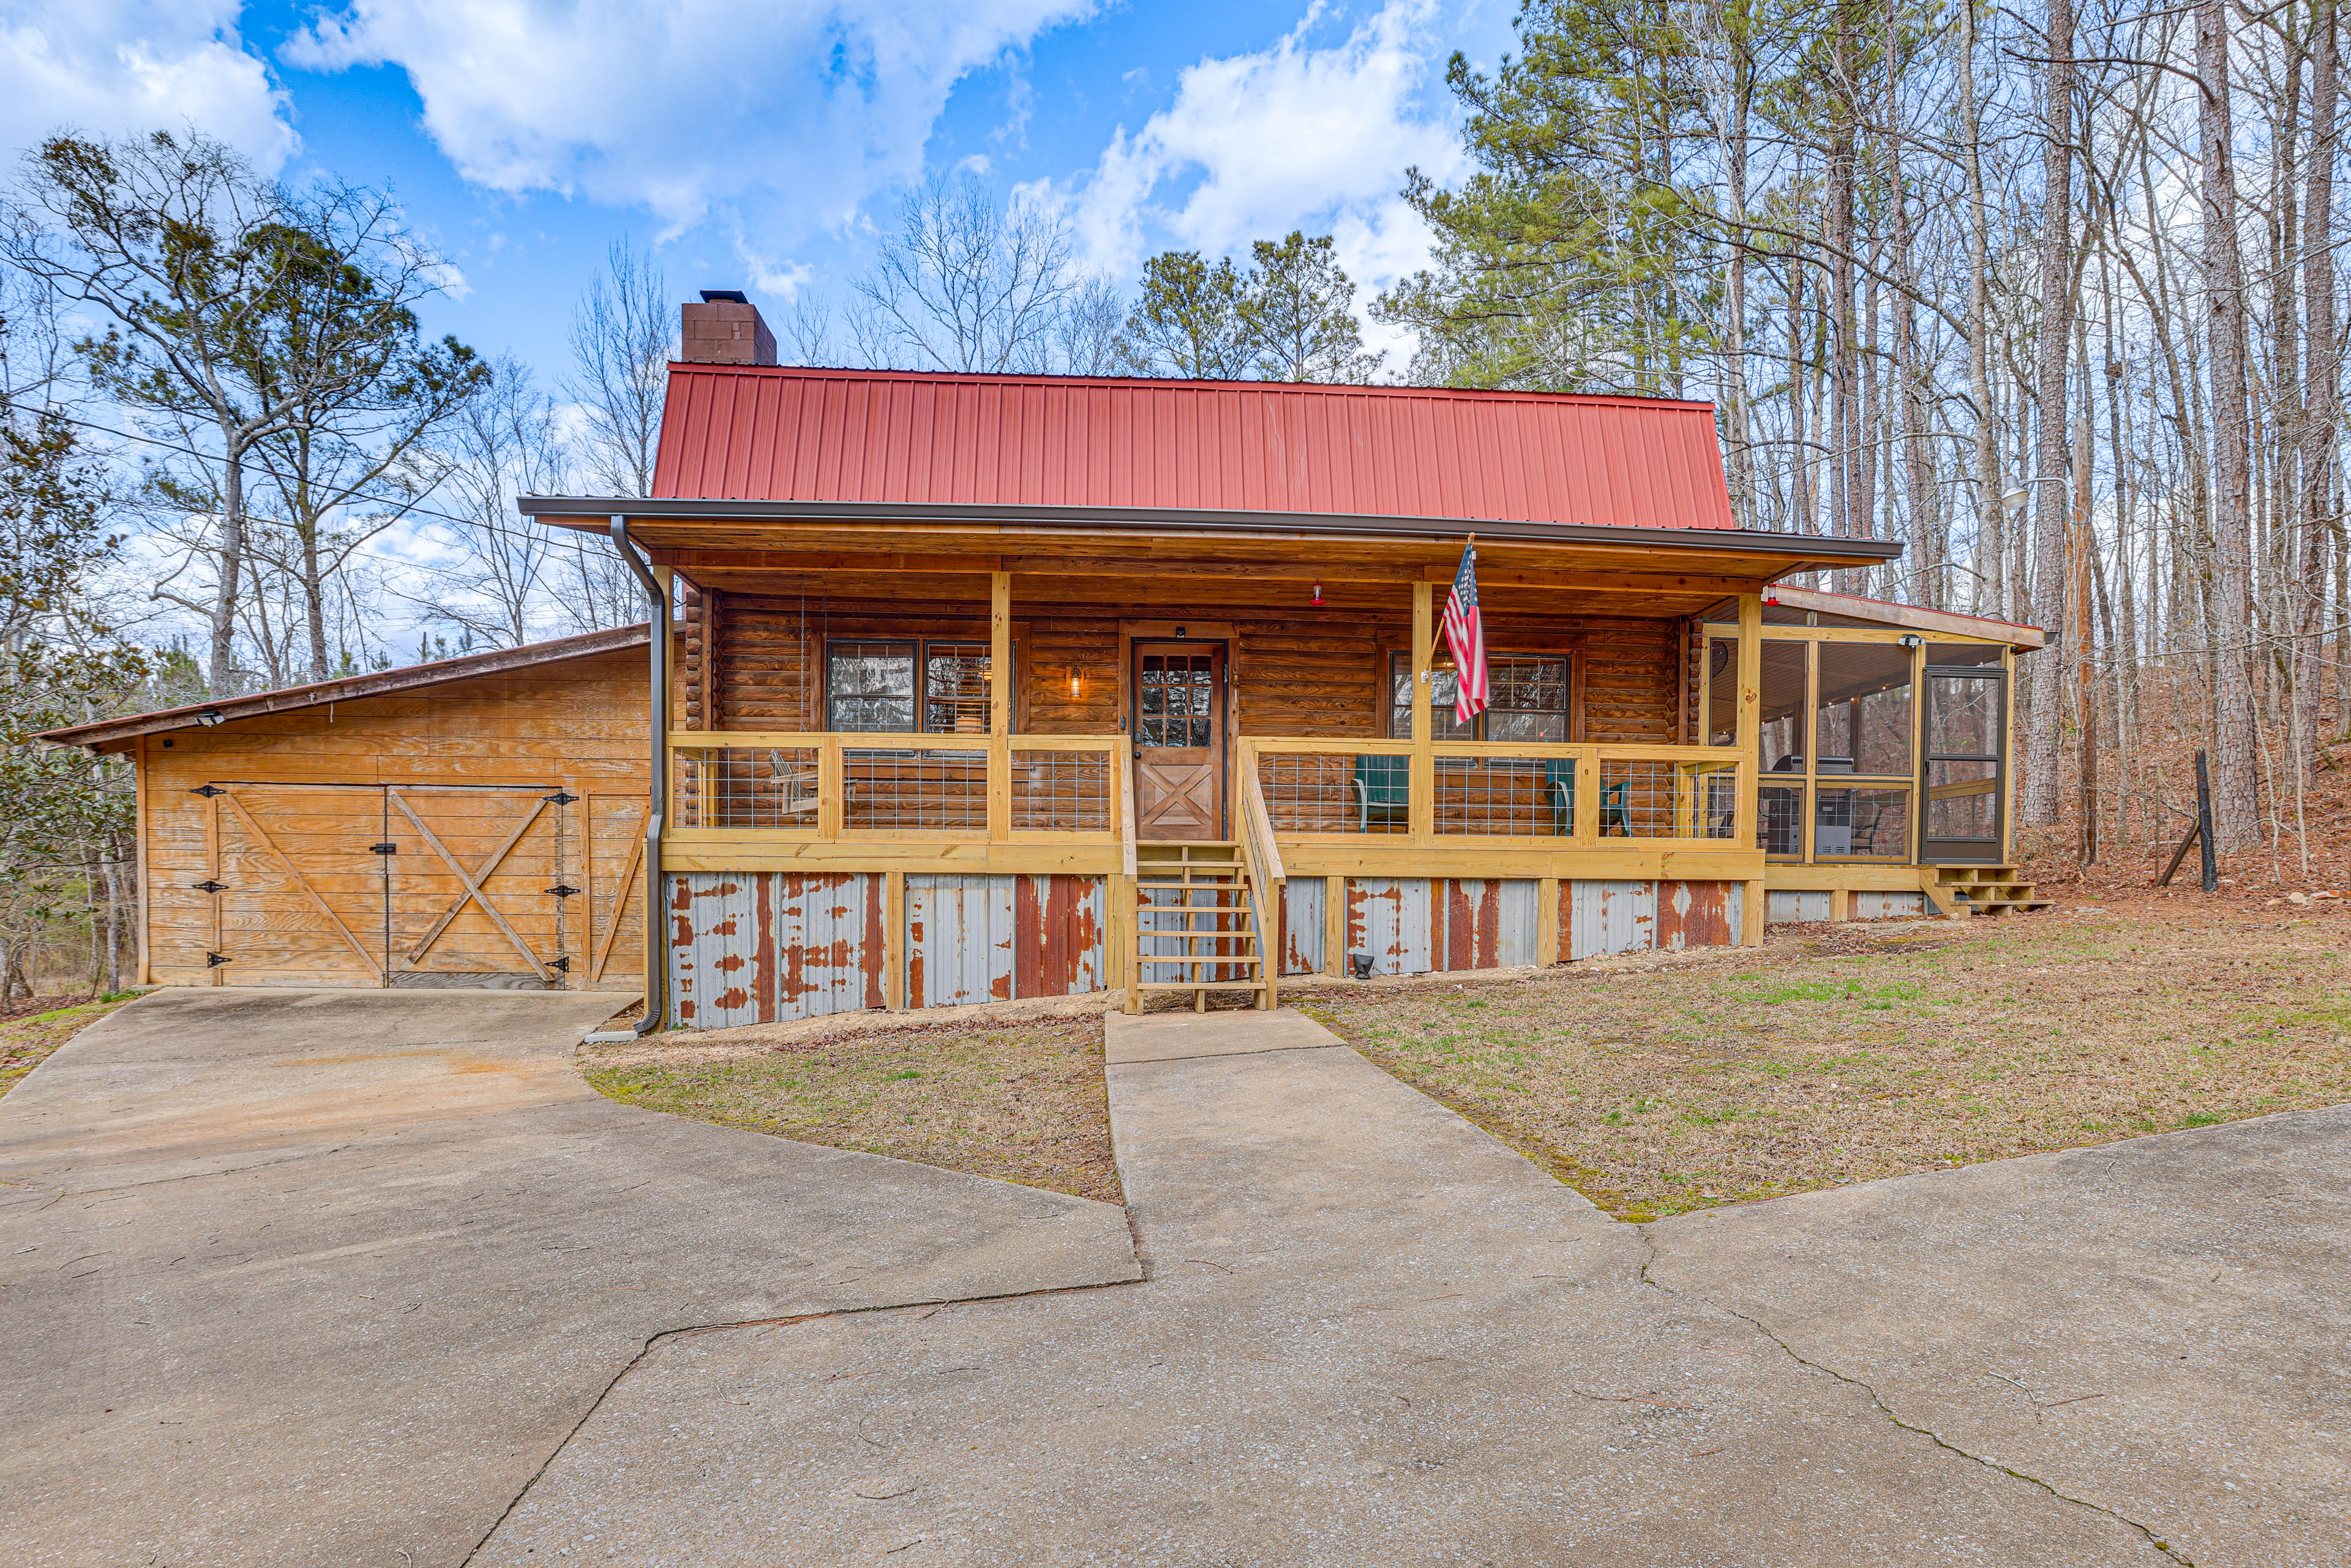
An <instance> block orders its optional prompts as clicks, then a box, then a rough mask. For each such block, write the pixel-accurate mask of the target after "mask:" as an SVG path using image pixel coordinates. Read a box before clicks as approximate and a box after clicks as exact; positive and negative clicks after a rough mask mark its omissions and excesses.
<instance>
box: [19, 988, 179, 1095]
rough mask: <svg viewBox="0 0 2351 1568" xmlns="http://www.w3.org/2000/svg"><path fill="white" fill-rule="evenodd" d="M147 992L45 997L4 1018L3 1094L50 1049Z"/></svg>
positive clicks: (38, 1063) (45, 1059)
mask: <svg viewBox="0 0 2351 1568" xmlns="http://www.w3.org/2000/svg"><path fill="white" fill-rule="evenodd" d="M144 994H145V993H143V992H141V991H117V992H115V993H114V994H113V995H111V996H107V997H90V998H82V999H80V1000H75V999H74V998H69V997H43V998H39V999H38V1000H37V1001H36V1002H33V1003H31V1004H28V1005H26V1007H25V1008H23V1009H20V1010H19V1011H18V1012H16V1014H15V1015H14V1016H12V1017H9V1018H6V1019H0V1094H5V1093H6V1092H8V1091H9V1090H11V1089H14V1088H15V1087H16V1081H17V1080H18V1079H20V1078H22V1077H24V1076H25V1074H26V1073H27V1072H30V1071H33V1069H35V1068H36V1067H38V1066H39V1065H40V1064H41V1063H42V1062H44V1061H47V1060H48V1058H49V1053H50V1052H51V1051H56V1050H57V1047H59V1046H61V1045H63V1044H64V1043H65V1042H66V1041H68V1040H71V1039H72V1038H73V1037H74V1036H76V1035H78V1034H79V1033H80V1032H81V1031H82V1030H86V1029H88V1028H89V1026H90V1025H92V1024H94V1023H96V1022H97V1021H98V1020H99V1019H102V1018H104V1017H105V1016H106V1015H107V1014H109V1013H110V1012H112V1011H113V1010H114V1009H117V1008H119V1007H120V1006H122V1005H123V1004H124V1003H125V1002H129V1001H135V1000H136V999H137V998H140V997H141V996H142V995H144Z"/></svg>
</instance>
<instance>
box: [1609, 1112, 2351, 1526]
mask: <svg viewBox="0 0 2351 1568" xmlns="http://www.w3.org/2000/svg"><path fill="white" fill-rule="evenodd" d="M1649 1229H1650V1231H1651V1234H1652V1235H1653V1236H1655V1237H1656V1241H1657V1248H1658V1255H1657V1257H1656V1260H1654V1261H1653V1262H1652V1263H1651V1265H1650V1270H1649V1276H1650V1278H1651V1279H1653V1280H1656V1281H1661V1282H1663V1283H1666V1284H1667V1285H1670V1286H1671V1287H1672V1288H1673V1289H1675V1290H1677V1291H1687V1292H1691V1293H1694V1294H1698V1295H1702V1296H1704V1297H1705V1298H1706V1299H1708V1301H1714V1302H1716V1303H1719V1304H1720V1305H1722V1306H1725V1307H1729V1308H1731V1309H1733V1310H1735V1311H1737V1312H1740V1313H1742V1314H1744V1315H1745V1316H1747V1317H1749V1318H1750V1319H1751V1320H1752V1321H1753V1322H1756V1323H1757V1324H1759V1325H1760V1326H1761V1328H1763V1329H1764V1330H1766V1331H1767V1332H1768V1333H1771V1335H1772V1336H1773V1337H1774V1338H1776V1339H1777V1340H1779V1341H1780V1342H1782V1343H1785V1344H1786V1345H1787V1346H1788V1348H1789V1350H1790V1352H1791V1353H1792V1354H1797V1355H1801V1356H1802V1357H1803V1358H1804V1359H1806V1360H1807V1361H1811V1362H1813V1363H1815V1364H1819V1365H1822V1366H1828V1367H1834V1368H1835V1369H1836V1371H1837V1372H1838V1374H1839V1375H1843V1376H1845V1377H1848V1378H1852V1379H1855V1380H1856V1381H1857V1382H1860V1383H1865V1384H1866V1385H1868V1387H1869V1388H1870V1389H1871V1390H1872V1391H1873V1392H1874V1394H1875V1396H1876V1398H1877V1399H1879V1400H1880V1401H1882V1402H1883V1404H1884V1406H1885V1408H1886V1410H1887V1411H1888V1412H1890V1413H1891V1414H1892V1415H1893V1416H1896V1417H1898V1418H1899V1419H1900V1420H1902V1421H1904V1422H1906V1423H1908V1424H1910V1425H1912V1426H1915V1427H1922V1428H1926V1429H1929V1430H1932V1431H1933V1432H1934V1433H1936V1434H1937V1435H1938V1437H1940V1438H1941V1439H1943V1440H1944V1441H1947V1442H1949V1443H1951V1444H1953V1445H1955V1446H1957V1447H1959V1448H1964V1449H1966V1450H1967V1451H1968V1452H1970V1453H1973V1454H1979V1455H1981V1456H1983V1458H1985V1459H1986V1460H1987V1461H1989V1462H1991V1463H1993V1464H1997V1465H2002V1466H2006V1467H2008V1468H2010V1469H2016V1470H2020V1471H2022V1472H2024V1473H2026V1474H2028V1475H2032V1476H2037V1477H2039V1478H2041V1479H2043V1480H2044V1481H2046V1482H2047V1483H2048V1484H2049V1485H2050V1486H2052V1487H2053V1488H2055V1489H2056V1490H2059V1491H2062V1492H2064V1493H2065V1494H2066V1495H2067V1496H2070V1497H2078V1498H2083V1499H2085V1500H2090V1501H2093V1502H2095V1503H2096V1504H2098V1505H2099V1506H2101V1507H2104V1508H2107V1509H2111V1510H2113V1511H2116V1512H2117V1513H2121V1514H2126V1515H2128V1516H2129V1517H2130V1518H2133V1519H2136V1520H2139V1521H2142V1522H2144V1523H2146V1524H2147V1526H2148V1527H2149V1528H2150V1529H2152V1530H2154V1531H2156V1532H2158V1534H2160V1535H2162V1536H2163V1537H2164V1538H2165V1539H2167V1540H2168V1541H2170V1542H2174V1543H2175V1544H2176V1545H2178V1547H2179V1552H2180V1554H2181V1555H2182V1556H2185V1557H2188V1558H2189V1559H2191V1560H2192V1561H2194V1562H2196V1563H2201V1564H2204V1565H2206V1568H2213V1565H2217V1564H2222V1563H2242V1564H2248V1565H2252V1564H2262V1565H2264V1568H2266V1565H2270V1564H2302V1563H2345V1562H2351V1108H2338V1109H2335V1110H2329V1111H2314V1112H2307V1113H2290V1114H2285V1115H2278V1116H2267V1117H2263V1118H2262V1119H2261V1120H2259V1121H2252V1122H2239V1123H2235V1124H2231V1125H2228V1126H2220V1127H2207V1128H2202V1129H2200V1130H2199V1131H2196V1132H2190V1133H2173V1134H2166V1135H2164V1136H2161V1137H2147V1138H2134V1139H2131V1140H2130V1141H2128V1142H2126V1143H2120V1144H2106V1145H2101V1146H2099V1147H2096V1148H2090V1149H2076V1150H2070V1151H2068V1152H2066V1153H2064V1154H2055V1155H2035V1156H2033V1157H2032V1158H2029V1159H2016V1160H2000V1161H1995V1162H1993V1163H1991V1164H1988V1165H1981V1166H1971V1167H1970V1168H1968V1169H1966V1170H1959V1171H1949V1172H1945V1173H1938V1174H1937V1175H1933V1176H1909V1177H1905V1178H1903V1179H1901V1180H1898V1181H1883V1182H1871V1183H1867V1184H1865V1185H1862V1186H1854V1187H1849V1188H1846V1189H1844V1190H1843V1191H1840V1192H1834V1193H1820V1194H1815V1195H1813V1196H1811V1197H1804V1198H1802V1199H1797V1200H1792V1201H1783V1202H1780V1203H1765V1204H1754V1205H1750V1206H1748V1207H1741V1208H1733V1209H1726V1210H1723V1211H1721V1212H1719V1213H1718V1214H1715V1215H1711V1216H1708V1217H1704V1218H1697V1217H1693V1218H1686V1219H1677V1220H1675V1221H1673V1222H1671V1223H1670V1224H1667V1225H1658V1226H1652V1227H1650V1228H1649Z"/></svg>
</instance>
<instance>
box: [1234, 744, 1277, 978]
mask: <svg viewBox="0 0 2351 1568" xmlns="http://www.w3.org/2000/svg"><path fill="white" fill-rule="evenodd" d="M1235 815H1236V816H1238V818H1239V819H1240V821H1239V829H1240V831H1239V832H1238V835H1236V836H1237V837H1238V839H1239V841H1240V857H1241V878H1242V880H1243V881H1244V882H1245V883H1248V884H1249V918H1250V921H1251V922H1252V924H1254V925H1255V926H1256V927H1257V956H1258V977H1259V979H1260V980H1262V981H1264V982H1265V990H1264V992H1263V993H1262V997H1261V1005H1262V1006H1265V1007H1267V1008H1275V1007H1279V1006H1280V1005H1281V995H1280V987H1281V924H1280V915H1281V892H1280V889H1281V884H1282V883H1283V882H1284V881H1285V880H1287V876H1288V873H1285V872H1284V871H1283V870H1282V869H1281V847H1280V845H1279V844H1277V843H1275V842H1274V839H1273V819H1272V815H1271V813H1270V812H1269V811H1268V810H1266V805H1265V791H1264V790H1263V789H1259V787H1258V781H1257V775H1256V774H1255V773H1253V772H1252V773H1245V774H1243V775H1242V776H1241V788H1240V810H1238V812H1236V813H1235Z"/></svg>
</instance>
